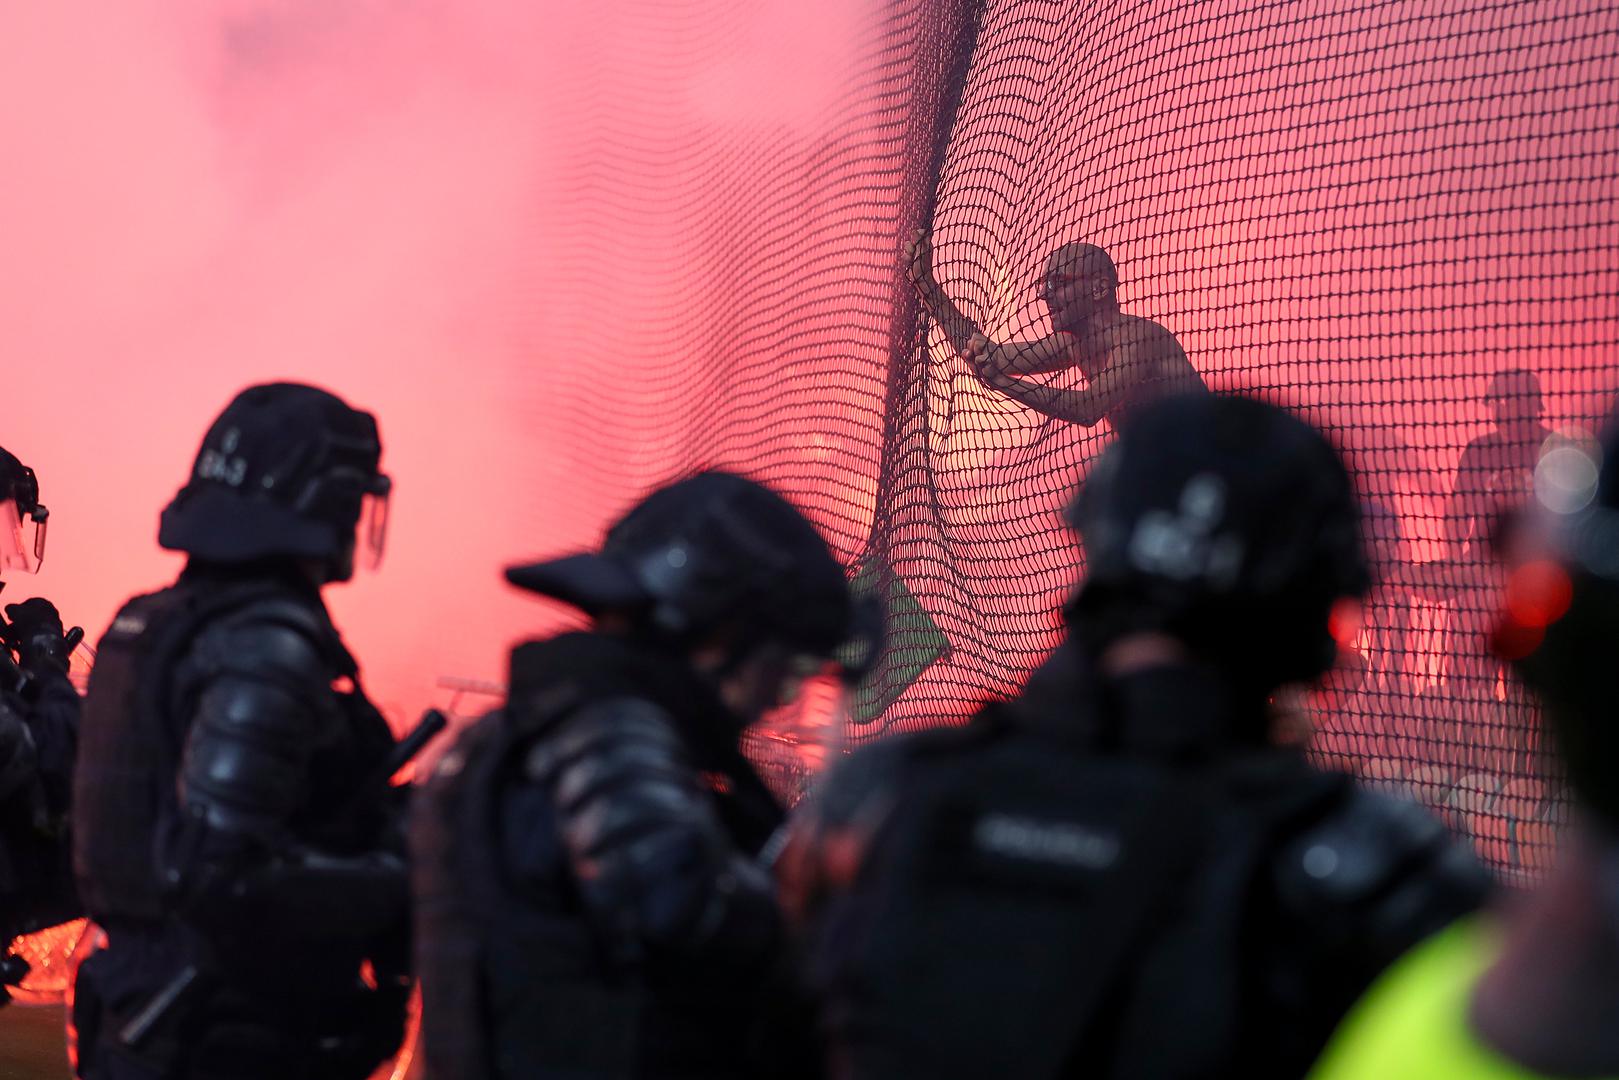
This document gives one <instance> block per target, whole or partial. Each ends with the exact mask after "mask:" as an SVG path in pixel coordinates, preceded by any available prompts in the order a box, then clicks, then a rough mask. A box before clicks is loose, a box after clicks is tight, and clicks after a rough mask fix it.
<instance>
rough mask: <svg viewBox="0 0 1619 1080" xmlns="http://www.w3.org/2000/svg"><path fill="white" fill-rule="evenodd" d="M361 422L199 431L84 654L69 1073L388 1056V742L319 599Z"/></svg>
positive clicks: (226, 424) (354, 537) (341, 549)
mask: <svg viewBox="0 0 1619 1080" xmlns="http://www.w3.org/2000/svg"><path fill="white" fill-rule="evenodd" d="M381 452H382V447H381V443H380V441H379V439H378V434H377V425H376V421H375V420H374V419H373V418H372V417H371V415H370V414H369V413H365V412H361V411H360V410H358V409H354V408H351V407H350V406H348V405H347V404H345V403H344V402H343V401H342V400H340V399H339V398H337V397H335V396H333V395H332V394H330V393H327V392H326V391H324V390H320V389H316V388H314V387H311V386H303V385H298V384H290V383H282V384H271V385H263V386H254V387H251V388H249V389H247V390H245V391H243V392H242V393H241V394H239V395H238V396H237V397H236V398H235V399H234V400H233V401H232V402H231V403H230V405H229V406H228V407H227V408H226V409H225V410H224V412H223V413H221V414H220V416H219V418H218V419H217V420H216V421H215V422H214V424H213V426H212V427H211V428H210V429H209V431H208V433H207V435H206V437H205V438H204V439H203V443H202V447H201V450H200V451H199V453H198V455H197V459H196V464H195V467H194V468H193V470H192V473H191V477H190V480H189V482H188V483H187V484H186V485H185V486H184V487H183V488H182V489H181V490H180V492H179V494H178V495H176V496H175V498H174V500H173V502H171V503H170V504H169V506H168V508H167V509H165V510H164V511H163V516H162V524H161V527H160V530H159V534H158V542H159V543H160V544H161V545H162V546H164V547H166V548H169V549H171V550H176V551H183V552H185V553H187V555H188V556H189V559H188V560H187V563H186V567H185V569H184V571H183V572H182V573H181V574H180V577H179V579H178V580H177V581H176V582H175V583H174V584H173V585H171V586H170V587H168V588H166V589H163V590H162V591H160V592H157V593H153V594H150V595H146V596H138V597H136V598H135V599H133V600H131V601H129V603H127V604H126V605H125V606H124V607H123V609H122V610H121V611H120V612H119V613H118V615H117V617H116V618H115V619H114V620H113V623H112V626H111V628H110V629H109V630H108V631H107V633H106V635H105V636H104V637H103V638H102V640H101V645H100V647H99V649H98V655H97V663H96V667H95V670H94V672H93V673H92V675H91V681H90V688H89V693H88V697H87V701H86V706H85V717H84V727H83V736H84V737H83V741H82V746H81V752H80V758H79V765H78V769H77V772H76V774H75V791H74V818H75V830H76V831H75V837H74V869H75V872H76V874H77V878H78V882H79V888H80V892H81V895H82V896H83V898H84V902H85V906H86V908H87V910H88V911H89V913H90V915H91V916H92V917H93V918H94V919H95V920H96V922H97V923H99V924H100V926H101V927H102V929H104V930H105V931H106V934H107V940H108V944H107V947H106V949H105V950H104V951H102V952H100V953H97V954H96V955H94V956H92V957H90V959H89V960H87V961H86V962H85V964H84V965H83V967H82V968H81V969H80V972H79V977H78V983H77V986H76V998H75V1005H74V1009H75V1019H76V1021H77V1023H78V1026H79V1068H80V1071H81V1075H83V1076H84V1077H87V1078H95V1080H103V1078H106V1080H123V1078H130V1080H134V1078H148V1077H165V1078H167V1077H186V1078H192V1077H196V1078H212V1077H266V1078H268V1077H277V1078H285V1077H294V1076H296V1077H307V1078H329V1080H358V1078H362V1077H365V1076H367V1075H369V1074H370V1072H371V1071H372V1070H373V1069H374V1068H375V1067H376V1066H377V1065H378V1064H379V1063H380V1062H381V1061H382V1060H383V1059H385V1058H386V1057H387V1056H388V1055H390V1054H391V1053H393V1052H394V1050H395V1049H396V1048H397V1047H398V1045H399V1043H400V1040H401V1037H402V1031H403V1010H404V1002H405V996H406V980H405V977H404V972H405V971H406V970H407V956H406V954H407V953H408V944H407V931H408V915H407V911H406V907H407V905H406V900H407V895H408V880H407V874H406V872H405V865H404V860H403V847H404V844H403V838H402V828H401V824H402V823H401V821H400V817H401V814H400V813H399V812H398V811H397V810H396V808H394V807H391V806H389V805H388V804H387V802H386V801H385V799H384V798H383V795H382V790H383V789H382V788H381V786H380V785H379V786H378V788H377V789H376V790H374V791H366V790H359V791H357V790H356V787H357V785H358V783H359V781H358V778H360V777H364V776H368V775H374V774H375V773H376V771H377V770H378V769H379V768H384V767H385V765H384V764H383V763H385V762H386V760H387V759H388V757H389V753H390V750H391V749H392V747H393V745H394V740H393V737H392V735H391V734H390V732H389V730H388V727H387V724H386V723H385V722H384V720H383V719H382V716H381V715H380V714H379V713H378V712H377V710H376V709H374V708H373V707H372V706H371V704H370V702H369V701H367V699H366V697H365V694H364V692H363V691H362V689H361V687H360V683H359V671H358V668H357V666H356V664H355V661H354V659H353V657H352V656H350V654H349V652H348V650H347V649H345V648H344V646H343V643H342V641H341V639H340V638H339V636H338V632H337V629H336V627H334V626H333V625H332V620H331V618H330V616H329V615H328V614H327V611H326V608H325V606H324V604H323V602H322V599H321V590H322V588H323V587H324V586H326V585H328V584H330V583H332V582H338V581H343V580H346V579H348V578H349V577H350V576H351V574H352V572H353V569H354V563H355V557H356V549H357V547H359V546H360V544H361V543H362V542H363V544H364V546H365V549H366V550H367V551H368V552H369V553H370V555H371V556H372V557H376V556H378V555H380V551H381V543H382V539H383V536H382V527H383V523H384V522H385V520H386V517H385V506H386V498H387V495H388V489H389V479H388V477H387V476H386V475H384V474H383V473H382V472H381V471H380V469H379V460H380V457H381Z"/></svg>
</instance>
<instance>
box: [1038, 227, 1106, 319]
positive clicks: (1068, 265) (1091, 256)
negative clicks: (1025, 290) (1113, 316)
mask: <svg viewBox="0 0 1619 1080" xmlns="http://www.w3.org/2000/svg"><path fill="white" fill-rule="evenodd" d="M1118 290H1119V272H1118V271H1117V270H1116V269H1114V267H1113V260H1112V258H1110V257H1109V256H1108V253H1107V252H1106V251H1103V250H1102V249H1101V248H1099V247H1097V246H1096V245H1095V244H1077V243H1075V244H1064V245H1063V246H1062V247H1060V248H1058V249H1057V250H1056V251H1053V252H1052V253H1051V257H1050V258H1048V259H1047V260H1046V271H1045V276H1044V277H1043V278H1042V279H1041V283H1040V298H1041V299H1042V300H1044V301H1045V302H1046V310H1047V311H1048V312H1050V313H1051V326H1052V329H1055V330H1066V331H1068V332H1070V333H1078V332H1079V331H1081V330H1083V329H1084V327H1085V324H1086V323H1087V322H1089V321H1090V318H1091V316H1093V315H1095V314H1097V313H1098V312H1101V311H1110V310H1114V309H1117V308H1118V306H1119V297H1118Z"/></svg>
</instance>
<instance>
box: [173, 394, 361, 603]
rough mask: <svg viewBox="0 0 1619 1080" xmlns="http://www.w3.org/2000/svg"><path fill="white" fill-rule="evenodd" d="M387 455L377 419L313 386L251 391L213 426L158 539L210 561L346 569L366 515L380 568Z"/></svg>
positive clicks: (233, 404) (238, 398) (240, 398)
mask: <svg viewBox="0 0 1619 1080" xmlns="http://www.w3.org/2000/svg"><path fill="white" fill-rule="evenodd" d="M381 457H382V443H381V441H380V439H379V438H378V435H377V422H376V420H375V418H373V417H372V415H371V414H370V413H368V412H362V411H360V410H359V409H355V408H351V407H350V406H349V405H348V404H346V403H345V402H344V401H343V400H342V399H341V398H338V397H337V396H336V395H334V394H330V393H328V392H326V391H325V390H320V389H317V388H315V387H313V386H303V385H301V384H298V383H271V384H267V385H263V386H252V387H249V388H247V389H246V390H243V391H242V392H241V393H240V394H238V395H236V398H235V399H234V400H233V401H232V402H231V403H230V404H229V405H227V406H226V407H225V411H224V412H222V413H220V414H219V419H217V420H215V421H214V424H213V426H212V427H211V428H209V429H208V434H207V435H206V436H205V437H204V438H203V440H202V448H201V449H200V450H199V451H198V453H197V460H196V464H195V466H194V467H193V468H192V470H191V479H190V481H189V482H188V483H187V484H186V486H185V487H183V488H181V489H180V493H179V494H178V495H176V496H175V497H174V501H173V502H171V503H169V505H168V507H167V508H166V509H165V510H164V511H163V519H162V525H161V528H160V529H159V532H158V543H160V544H162V545H163V546H164V547H166V548H169V549H171V550H174V551H184V552H187V553H189V554H190V555H192V556H193V557H195V558H199V559H203V560H206V561H208V562H217V563H247V562H255V561H259V560H263V559H316V560H322V561H324V562H326V563H328V564H329V565H332V566H334V567H346V566H347V564H348V556H349V555H350V553H351V552H352V551H353V549H354V545H355V541H356V535H355V530H356V528H357V527H358V526H359V525H360V523H361V520H362V518H364V519H365V522H366V527H365V530H364V531H365V536H364V537H363V539H364V540H365V542H366V545H367V547H368V549H369V553H370V555H371V559H372V562H373V563H375V561H376V560H378V559H380V558H381V553H382V545H383V541H384V539H385V533H386V528H387V497H388V492H389V488H390V486H391V484H390V481H389V479H388V477H387V476H386V475H384V474H383V473H382V472H381V470H380V469H379V468H378V464H379V462H380V459H381ZM337 576H346V574H341V573H340V574H338V575H337Z"/></svg>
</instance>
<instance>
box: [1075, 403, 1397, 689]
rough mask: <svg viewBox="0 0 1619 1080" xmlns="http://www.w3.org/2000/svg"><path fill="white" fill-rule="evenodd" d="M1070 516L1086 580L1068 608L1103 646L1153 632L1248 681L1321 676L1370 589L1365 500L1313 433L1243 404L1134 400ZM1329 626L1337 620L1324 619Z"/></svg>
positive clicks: (1283, 415)
mask: <svg viewBox="0 0 1619 1080" xmlns="http://www.w3.org/2000/svg"><path fill="white" fill-rule="evenodd" d="M1071 520H1072V522H1073V524H1074V525H1075V527H1076V528H1077V529H1078V531H1079V533H1080V537H1081V540H1082V542H1083V544H1084V547H1085V551H1086V556H1087V576H1086V579H1085V581H1084V583H1083V584H1082V586H1081V588H1080V591H1079V592H1078V593H1077V594H1076V596H1075V598H1074V601H1073V602H1072V604H1071V605H1070V608H1069V617H1070V622H1071V625H1072V629H1073V632H1074V634H1075V637H1076V640H1077V641H1079V643H1080V644H1081V645H1082V647H1085V648H1087V649H1088V650H1089V651H1091V652H1093V653H1095V654H1097V655H1100V654H1101V653H1102V652H1103V651H1105V650H1106V649H1108V648H1109V647H1110V646H1112V645H1114V644H1115V643H1117V642H1119V641H1121V640H1122V639H1124V638H1126V637H1130V636H1132V635H1160V636H1163V637H1167V638H1170V639H1173V640H1174V641H1176V642H1179V643H1180V644H1181V645H1183V646H1184V647H1185V648H1186V649H1187V651H1188V652H1189V653H1191V654H1192V655H1193V656H1194V657H1196V658H1199V659H1201V660H1202V661H1204V662H1207V663H1211V664H1213V665H1214V666H1216V667H1217V668H1218V669H1219V670H1220V671H1221V672H1222V673H1223V674H1224V675H1225V676H1227V677H1228V678H1231V679H1232V680H1233V681H1234V682H1236V683H1239V684H1241V685H1243V686H1245V687H1247V688H1248V689H1250V690H1256V691H1269V690H1271V689H1274V688H1276V687H1278V686H1281V685H1283V684H1286V683H1291V682H1302V681H1305V680H1309V679H1314V678H1316V677H1318V676H1320V675H1321V674H1322V673H1323V672H1325V671H1326V670H1327V668H1328V667H1329V666H1330V665H1331V663H1332V660H1333V658H1334V656H1335V654H1336V641H1337V640H1338V639H1340V638H1342V637H1343V636H1344V635H1345V634H1346V633H1347V628H1346V627H1345V626H1344V625H1341V624H1342V623H1343V622H1344V621H1345V620H1346V618H1347V616H1349V615H1350V614H1351V613H1352V612H1353V610H1354V603H1348V604H1346V603H1344V602H1345V601H1350V602H1355V601H1358V600H1359V598H1360V597H1362V596H1363V595H1364V594H1365V592H1366V590H1367V588H1368V585H1369V575H1368V571H1367V565H1366V556H1365V551H1364V547H1363V541H1362V526H1361V507H1360V504H1359V502H1358V500H1357V499H1356V496H1355V492H1354V487H1353V485H1352V483H1351V482H1350V478H1349V474H1348V472H1347V471H1346V470H1345V468H1344V465H1343V463H1342V461H1341V460H1340V459H1339V457H1338V454H1337V452H1336V451H1335V450H1334V449H1333V447H1332V446H1331V445H1330V444H1329V443H1328V442H1327V441H1326V439H1325V438H1323V437H1322V436H1321V434H1320V433H1319V432H1317V431H1316V430H1315V429H1314V428H1312V427H1310V426H1309V425H1308V424H1306V423H1304V422H1303V421H1301V420H1299V419H1297V418H1296V417H1294V416H1292V415H1290V414H1289V413H1287V412H1285V411H1283V410H1282V409H1280V408H1277V407H1276V406H1273V405H1269V404H1267V403H1265V402H1262V401H1258V400H1255V399H1253V398H1249V397H1242V396H1237V395H1225V394H1197V395H1186V396H1178V397H1171V398H1166V399H1163V400H1160V401H1157V402H1154V403H1152V404H1151V405H1148V406H1146V407H1144V408H1143V409H1142V410H1141V412H1140V413H1138V414H1137V415H1136V416H1135V418H1134V419H1133V420H1132V422H1131V424H1130V425H1129V426H1127V427H1125V428H1124V430H1123V431H1122V432H1121V433H1120V436H1119V439H1118V441H1117V442H1115V443H1114V444H1113V445H1112V446H1111V447H1109V448H1108V450H1107V451H1105V452H1104V454H1103V455H1102V458H1101V460H1100V461H1099V462H1098V464H1097V466H1096V468H1095V469H1094V470H1093V471H1092V473H1091V475H1090V477H1089V478H1088V479H1087V480H1086V482H1085V486H1084V487H1083V488H1082V489H1081V492H1080V495H1079V499H1078V500H1077V501H1076V503H1075V505H1074V509H1073V511H1072V517H1071ZM1335 621H1336V622H1337V623H1338V624H1339V625H1334V623H1335Z"/></svg>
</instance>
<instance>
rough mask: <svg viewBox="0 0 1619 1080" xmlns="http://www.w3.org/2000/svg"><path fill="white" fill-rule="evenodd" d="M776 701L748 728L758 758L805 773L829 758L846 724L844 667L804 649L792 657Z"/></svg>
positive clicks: (811, 772)
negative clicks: (789, 670) (808, 652)
mask: <svg viewBox="0 0 1619 1080" xmlns="http://www.w3.org/2000/svg"><path fill="white" fill-rule="evenodd" d="M791 665H792V666H791V674H789V676H788V677H787V678H786V679H785V680H784V681H783V684H782V691H781V696H780V698H779V700H778V703H777V706H776V708H774V709H771V710H770V711H769V712H766V713H765V714H764V715H763V716H762V717H760V718H759V721H758V722H757V723H756V724H754V725H753V726H752V727H750V728H749V729H748V735H749V738H750V739H752V740H753V741H754V744H755V747H756V751H757V754H758V756H759V757H760V758H762V759H766V760H769V761H771V762H772V763H773V764H775V765H777V766H778V768H784V769H786V770H787V771H789V772H792V773H796V774H799V775H802V776H805V777H808V776H813V775H815V774H816V773H818V772H820V771H821V769H823V768H824V767H825V766H826V765H828V764H830V763H831V762H832V761H833V760H834V759H835V758H836V757H837V755H838V754H839V753H840V752H841V751H842V749H843V738H844V733H845V732H846V731H847V730H848V728H849V717H850V694H849V688H848V682H847V680H846V679H845V678H844V673H843V669H842V668H841V666H840V665H838V664H837V663H835V662H832V661H828V660H826V659H824V658H822V657H818V656H811V655H808V654H805V655H801V656H797V657H794V658H793V660H792V661H791Z"/></svg>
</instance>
